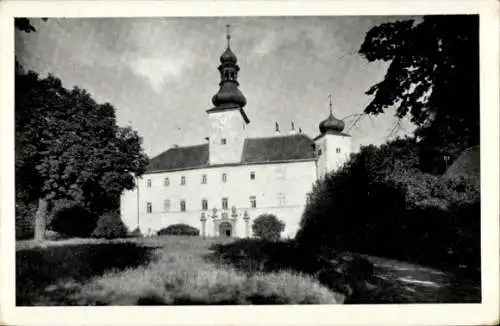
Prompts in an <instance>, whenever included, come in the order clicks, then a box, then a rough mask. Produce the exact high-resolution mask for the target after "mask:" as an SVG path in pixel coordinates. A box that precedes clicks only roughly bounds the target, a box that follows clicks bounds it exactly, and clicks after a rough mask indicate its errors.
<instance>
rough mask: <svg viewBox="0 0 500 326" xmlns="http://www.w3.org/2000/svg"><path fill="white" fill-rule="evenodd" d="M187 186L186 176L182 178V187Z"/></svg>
mask: <svg viewBox="0 0 500 326" xmlns="http://www.w3.org/2000/svg"><path fill="white" fill-rule="evenodd" d="M185 184H186V177H185V176H182V177H181V185H183V186H184V185H185Z"/></svg>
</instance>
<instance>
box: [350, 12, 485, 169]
mask: <svg viewBox="0 0 500 326" xmlns="http://www.w3.org/2000/svg"><path fill="white" fill-rule="evenodd" d="M359 53H360V54H361V55H363V56H364V57H365V58H366V59H367V60H368V61H376V60H382V61H390V65H389V68H388V70H387V73H386V75H385V78H384V80H382V81H381V82H379V83H377V84H375V85H373V86H372V87H371V88H370V89H369V90H368V91H367V92H366V93H367V94H368V95H373V100H372V101H371V102H370V104H369V105H368V106H367V107H366V108H365V113H367V114H374V115H377V114H381V113H384V112H385V110H386V109H387V108H390V107H393V106H395V107H396V116H397V117H398V118H402V117H404V116H406V115H410V116H411V121H412V122H413V123H415V124H416V125H417V129H416V132H415V135H416V136H417V137H418V138H419V139H421V144H420V146H421V153H420V155H421V157H422V162H421V163H422V165H423V167H424V170H425V171H429V172H432V173H442V172H444V166H443V164H440V163H441V161H442V157H443V156H444V155H446V156H450V159H451V160H454V159H455V158H456V157H457V155H458V154H459V153H460V152H461V151H463V150H464V149H466V148H468V147H471V146H474V145H478V144H479V16H478V15H447V16H439V15H433V16H426V17H424V18H423V19H422V20H420V21H415V20H406V21H397V22H392V23H384V24H381V25H378V26H375V27H373V28H372V29H371V30H369V31H368V33H367V34H366V37H365V40H364V42H363V44H362V45H361V47H360V49H359Z"/></svg>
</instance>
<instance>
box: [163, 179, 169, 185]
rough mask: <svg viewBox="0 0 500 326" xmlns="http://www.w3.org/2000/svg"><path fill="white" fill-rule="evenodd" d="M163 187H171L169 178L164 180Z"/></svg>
mask: <svg viewBox="0 0 500 326" xmlns="http://www.w3.org/2000/svg"><path fill="white" fill-rule="evenodd" d="M163 185H164V186H165V187H168V186H169V185H170V180H169V179H168V178H165V179H164V180H163Z"/></svg>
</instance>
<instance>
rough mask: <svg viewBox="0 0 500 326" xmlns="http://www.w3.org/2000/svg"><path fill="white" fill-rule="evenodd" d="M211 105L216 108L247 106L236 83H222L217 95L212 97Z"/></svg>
mask: <svg viewBox="0 0 500 326" xmlns="http://www.w3.org/2000/svg"><path fill="white" fill-rule="evenodd" d="M212 103H213V104H214V105H215V106H216V107H224V106H226V107H229V106H240V107H244V106H245V105H246V104H247V99H246V98H245V96H244V95H243V93H242V92H241V91H240V90H239V88H238V85H237V84H236V83H223V84H222V85H221V87H220V89H219V91H218V92H217V94H215V95H214V96H213V97H212Z"/></svg>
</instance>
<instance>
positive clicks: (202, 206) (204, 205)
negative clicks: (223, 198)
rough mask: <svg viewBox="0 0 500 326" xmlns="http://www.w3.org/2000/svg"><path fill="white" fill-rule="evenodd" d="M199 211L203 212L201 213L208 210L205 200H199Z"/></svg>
mask: <svg viewBox="0 0 500 326" xmlns="http://www.w3.org/2000/svg"><path fill="white" fill-rule="evenodd" d="M201 210H203V211H207V210H208V200H206V199H202V200H201Z"/></svg>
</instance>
